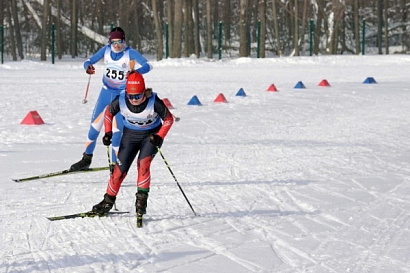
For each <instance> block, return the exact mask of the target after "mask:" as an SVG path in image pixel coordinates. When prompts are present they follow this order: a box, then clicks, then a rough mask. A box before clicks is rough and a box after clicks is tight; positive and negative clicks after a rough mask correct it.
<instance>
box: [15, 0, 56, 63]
mask: <svg viewBox="0 0 410 273" xmlns="http://www.w3.org/2000/svg"><path fill="white" fill-rule="evenodd" d="M13 1H15V0H13ZM49 10H50V2H49V0H44V1H43V20H42V23H41V60H42V61H46V60H47V45H48V43H47V42H48V39H47V32H48V29H49V27H48V13H49Z"/></svg>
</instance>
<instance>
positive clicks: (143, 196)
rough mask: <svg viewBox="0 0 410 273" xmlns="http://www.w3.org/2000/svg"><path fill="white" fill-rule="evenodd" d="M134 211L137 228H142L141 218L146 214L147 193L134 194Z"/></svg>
mask: <svg viewBox="0 0 410 273" xmlns="http://www.w3.org/2000/svg"><path fill="white" fill-rule="evenodd" d="M135 197H136V201H135V210H136V212H137V227H138V228H141V227H142V216H143V215H144V214H145V213H147V200H148V192H141V191H139V192H137V193H136V194H135Z"/></svg>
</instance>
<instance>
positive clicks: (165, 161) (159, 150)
mask: <svg viewBox="0 0 410 273" xmlns="http://www.w3.org/2000/svg"><path fill="white" fill-rule="evenodd" d="M157 149H158V152H159V154H160V155H161V157H162V159H163V160H164V163H165V165H166V166H167V168H168V170H169V172H170V173H171V175H172V177H173V178H174V180H175V182H176V183H177V185H178V188H179V189H180V190H181V192H182V195H184V197H185V200H186V201H187V203H188V205H189V207H190V208H191V210H192V212H193V213H194V215H195V216H197V215H196V213H195V211H194V209H193V208H192V206H191V203H190V202H189V200H188V198H187V197H186V195H185V193H184V191H183V190H182V188H181V185H179V183H178V180H177V178H176V177H175V175H174V173H173V172H172V170H171V167H170V166H169V165H168V162H167V160H166V159H165V157H164V155H163V154H162V152H161V149H160V148H159V147H158V146H157Z"/></svg>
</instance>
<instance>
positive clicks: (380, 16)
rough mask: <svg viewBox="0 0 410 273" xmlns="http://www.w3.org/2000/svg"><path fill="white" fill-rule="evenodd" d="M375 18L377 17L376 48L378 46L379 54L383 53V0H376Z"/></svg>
mask: <svg viewBox="0 0 410 273" xmlns="http://www.w3.org/2000/svg"><path fill="white" fill-rule="evenodd" d="M377 19H378V24H377V48H378V52H379V54H383V49H382V36H383V34H382V33H383V29H382V25H383V0H377Z"/></svg>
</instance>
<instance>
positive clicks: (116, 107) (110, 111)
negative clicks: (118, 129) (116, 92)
mask: <svg viewBox="0 0 410 273" xmlns="http://www.w3.org/2000/svg"><path fill="white" fill-rule="evenodd" d="M119 111H120V104H119V97H118V96H117V97H116V98H115V99H114V100H113V101H112V102H111V103H110V104H109V105H108V107H107V109H105V112H104V130H105V133H110V132H112V120H113V118H114V116H115V115H116V114H117V113H118V112H119Z"/></svg>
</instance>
